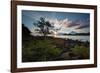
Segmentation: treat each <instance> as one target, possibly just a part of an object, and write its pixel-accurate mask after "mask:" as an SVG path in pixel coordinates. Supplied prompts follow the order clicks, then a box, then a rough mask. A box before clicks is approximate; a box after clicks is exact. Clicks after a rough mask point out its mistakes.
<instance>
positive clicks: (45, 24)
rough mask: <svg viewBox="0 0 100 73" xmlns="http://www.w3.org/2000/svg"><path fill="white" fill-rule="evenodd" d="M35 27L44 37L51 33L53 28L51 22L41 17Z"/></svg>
mask: <svg viewBox="0 0 100 73" xmlns="http://www.w3.org/2000/svg"><path fill="white" fill-rule="evenodd" d="M33 25H34V26H36V27H38V28H39V29H38V31H39V32H40V33H42V34H43V36H44V37H46V36H47V34H48V33H50V29H51V28H52V27H53V26H52V25H51V24H50V22H49V21H46V20H45V18H43V17H40V20H39V21H37V23H33Z"/></svg>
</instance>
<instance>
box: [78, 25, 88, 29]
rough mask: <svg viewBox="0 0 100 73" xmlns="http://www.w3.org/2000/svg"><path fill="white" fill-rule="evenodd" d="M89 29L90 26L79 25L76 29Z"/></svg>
mask: <svg viewBox="0 0 100 73" xmlns="http://www.w3.org/2000/svg"><path fill="white" fill-rule="evenodd" d="M87 27H89V24H87V25H79V26H78V27H76V29H83V28H87Z"/></svg>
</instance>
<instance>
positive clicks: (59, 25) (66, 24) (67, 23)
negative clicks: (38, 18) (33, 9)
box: [46, 18, 89, 29]
mask: <svg viewBox="0 0 100 73" xmlns="http://www.w3.org/2000/svg"><path fill="white" fill-rule="evenodd" d="M46 20H47V21H49V22H50V23H51V24H52V25H53V26H54V28H55V29H66V28H67V29H68V28H72V27H74V29H83V28H87V27H89V22H83V21H80V20H77V21H72V20H69V19H68V18H66V19H63V20H58V19H46Z"/></svg>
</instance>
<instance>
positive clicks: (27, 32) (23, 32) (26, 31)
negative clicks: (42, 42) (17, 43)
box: [22, 24, 31, 36]
mask: <svg viewBox="0 0 100 73" xmlns="http://www.w3.org/2000/svg"><path fill="white" fill-rule="evenodd" d="M30 33H31V32H30V30H29V29H28V28H27V27H26V26H25V25H24V24H22V35H23V36H29V35H30Z"/></svg>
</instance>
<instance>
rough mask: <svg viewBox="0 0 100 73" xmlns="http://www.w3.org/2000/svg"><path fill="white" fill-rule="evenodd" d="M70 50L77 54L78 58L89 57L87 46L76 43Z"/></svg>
mask: <svg viewBox="0 0 100 73" xmlns="http://www.w3.org/2000/svg"><path fill="white" fill-rule="evenodd" d="M71 50H72V53H74V54H75V55H77V56H80V58H82V59H88V58H89V48H87V47H85V46H78V45H76V46H75V47H74V48H72V49H71Z"/></svg>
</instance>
